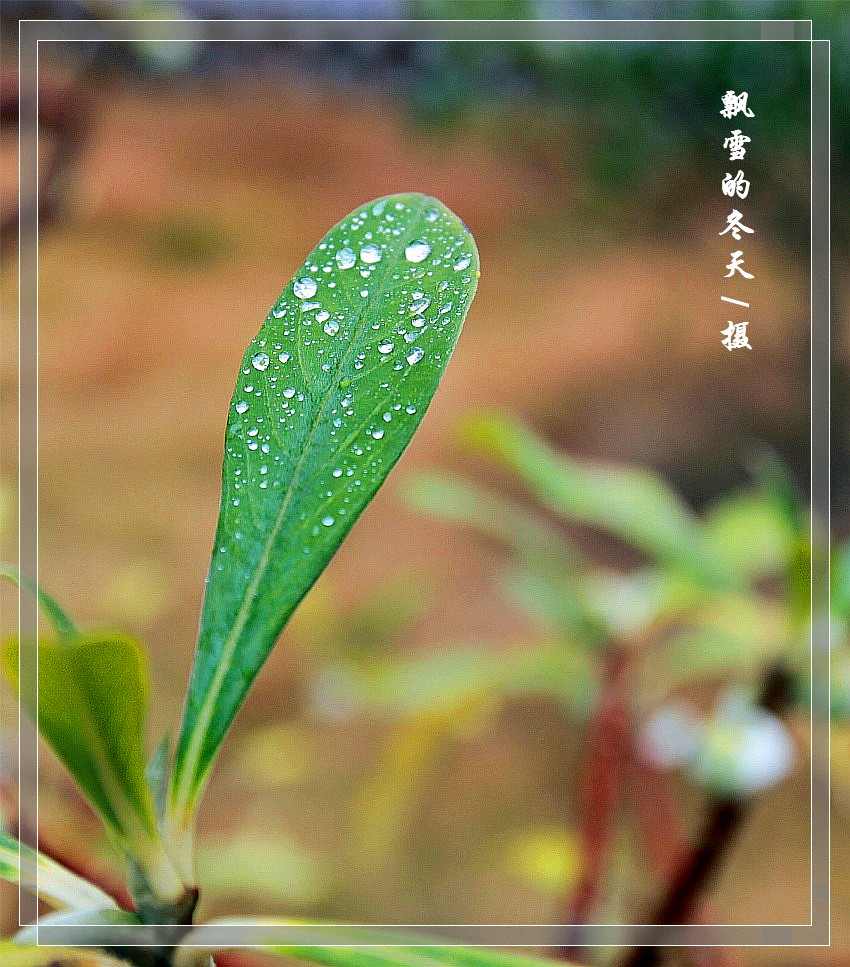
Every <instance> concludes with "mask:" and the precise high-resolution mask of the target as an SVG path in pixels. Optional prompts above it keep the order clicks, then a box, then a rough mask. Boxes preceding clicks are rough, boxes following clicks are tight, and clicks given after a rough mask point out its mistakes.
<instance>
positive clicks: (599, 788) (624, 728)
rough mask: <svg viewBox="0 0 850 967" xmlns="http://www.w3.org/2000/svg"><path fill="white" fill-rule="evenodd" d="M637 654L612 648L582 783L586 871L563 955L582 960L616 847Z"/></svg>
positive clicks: (568, 916) (570, 909) (570, 911)
mask: <svg viewBox="0 0 850 967" xmlns="http://www.w3.org/2000/svg"><path fill="white" fill-rule="evenodd" d="M630 657H631V652H629V651H627V650H626V649H624V648H622V647H620V646H617V645H612V646H611V648H610V649H609V651H608V654H607V656H606V660H605V666H604V677H603V681H602V686H601V689H600V697H599V703H598V704H597V706H596V709H595V710H594V714H593V718H592V720H591V723H590V734H589V737H588V747H587V753H586V756H585V766H584V774H583V776H582V779H581V785H580V797H581V801H580V810H581V843H582V870H581V875H580V877H579V881H578V884H577V885H576V888H575V891H574V893H573V895H572V897H571V899H570V900H569V901H568V903H567V904H566V905H565V907H564V910H563V922H564V923H566V924H570V925H572V926H571V927H570V928H568V932H567V935H566V938H565V940H564V945H563V946H562V947H560V948H558V951H557V956H558V957H559V958H561V959H564V960H572V961H580V960H582V959H583V952H582V949H581V948H580V947H579V946H578V942H579V930H578V929H577V927H580V926H581V925H583V924H586V923H589V922H591V920H592V917H593V913H594V910H595V908H596V905H597V903H598V900H599V896H600V893H601V887H602V879H603V876H604V874H605V867H606V865H607V861H608V855H609V853H610V849H611V840H612V838H613V834H614V823H615V819H616V813H617V805H618V803H619V800H620V794H621V788H622V784H623V776H624V775H625V771H626V769H625V766H626V760H627V758H628V756H629V751H630V746H631V742H630V734H629V703H628V695H627V689H626V672H627V670H628V667H629V659H630Z"/></svg>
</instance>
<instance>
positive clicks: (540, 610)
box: [408, 474, 609, 645]
mask: <svg viewBox="0 0 850 967" xmlns="http://www.w3.org/2000/svg"><path fill="white" fill-rule="evenodd" d="M408 502H409V503H410V504H411V505H412V506H413V507H414V508H416V509H417V510H421V511H424V512H425V513H428V514H431V515H433V516H435V517H437V518H439V519H441V520H446V521H452V522H454V523H458V524H462V525H464V526H467V527H472V528H474V529H475V530H477V531H479V532H480V533H482V534H484V535H486V536H487V537H490V538H493V539H494V540H497V541H499V542H501V543H503V544H505V545H506V546H507V547H509V548H510V549H512V550H513V551H515V552H516V553H517V554H518V555H519V556H520V557H521V558H522V562H523V566H522V568H521V569H516V570H514V571H513V572H511V573H509V574H508V575H507V576H506V578H505V582H504V583H505V587H506V590H507V591H508V593H509V594H510V596H511V597H512V598H513V599H514V600H515V601H516V602H517V603H518V604H519V605H520V606H521V607H522V608H523V609H524V610H526V611H527V612H528V613H529V614H530V615H531V616H532V617H533V618H534V619H535V620H537V621H542V622H543V623H544V624H545V625H547V626H548V627H553V626H554V627H556V628H559V629H560V630H562V631H564V632H566V633H568V634H570V635H576V636H578V637H579V638H580V639H581V640H584V641H586V642H587V644H588V645H598V644H601V643H602V642H604V641H606V640H607V639H608V637H609V634H608V631H607V629H606V628H605V626H604V624H603V623H602V621H601V620H600V617H599V615H598V614H597V613H596V612H595V611H594V610H593V609H592V608H591V607H590V606H589V602H588V601H587V597H586V595H585V594H584V593H583V591H582V589H581V588H580V587H579V586H578V584H577V581H576V577H575V575H576V572H577V569H578V567H579V566H580V565H581V563H582V559H581V555H580V554H579V552H578V551H577V550H576V549H575V548H573V547H572V545H571V544H570V543H569V541H567V539H566V538H565V537H564V536H563V534H561V533H559V532H558V531H557V530H556V529H555V527H553V526H552V525H550V524H549V523H547V522H546V521H545V520H543V519H541V517H540V515H539V514H534V513H532V512H530V511H528V510H527V509H526V508H525V507H523V506H522V505H521V504H519V503H517V502H516V501H512V500H506V499H505V498H503V497H500V496H498V495H496V494H493V493H490V492H489V491H486V490H482V489H481V488H479V487H475V486H474V485H472V484H468V483H466V482H464V481H460V480H455V479H453V478H451V477H443V476H437V475H430V474H427V475H421V476H419V477H418V478H417V479H416V480H415V481H414V482H413V484H412V485H411V486H410V488H409V490H408Z"/></svg>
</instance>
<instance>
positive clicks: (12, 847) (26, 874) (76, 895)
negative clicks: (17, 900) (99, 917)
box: [0, 833, 117, 910]
mask: <svg viewBox="0 0 850 967" xmlns="http://www.w3.org/2000/svg"><path fill="white" fill-rule="evenodd" d="M0 879H2V880H8V881H9V882H11V883H19V884H20V885H21V886H23V887H24V888H25V889H27V890H32V891H33V892H37V893H38V896H39V897H40V898H41V899H42V900H44V901H45V902H46V903H49V904H50V905H51V906H54V907H57V908H59V909H69V910H82V909H91V908H94V907H99V908H100V909H102V910H105V909H109V908H112V909H117V904H116V903H115V901H114V900H113V899H112V897H111V896H108V895H107V894H106V893H104V892H103V890H101V889H100V888H99V887H96V886H95V885H94V884H93V883H89V881H88V880H84V879H83V878H82V877H80V876H77V874H76V873H72V872H71V871H70V870H66V869H65V867H64V866H62V865H60V864H59V863H57V862H55V860H51V859H49V858H48V857H46V856H43V855H42V854H41V853H38V852H37V851H36V850H34V849H32V848H31V847H29V846H27V845H26V844H25V843H20V842H18V840H16V839H15V838H14V837H12V836H9V835H7V834H6V833H0Z"/></svg>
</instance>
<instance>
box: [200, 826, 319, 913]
mask: <svg viewBox="0 0 850 967" xmlns="http://www.w3.org/2000/svg"><path fill="white" fill-rule="evenodd" d="M198 869H199V871H200V880H201V882H202V883H203V884H204V890H205V891H207V890H208V891H210V892H211V893H213V894H217V895H219V896H234V895H235V894H242V895H243V896H245V897H248V898H250V899H251V901H252V903H256V902H257V901H258V900H266V901H271V902H272V903H273V904H274V906H273V908H278V909H279V908H280V904H281V903H300V904H306V903H317V902H318V901H320V900H321V899H323V894H324V893H325V890H326V886H327V880H326V872H325V871H324V870H323V869H322V867H321V864H320V863H319V861H318V859H317V857H316V856H315V855H314V854H313V853H311V852H310V851H309V850H308V849H307V848H306V847H304V846H303V845H302V844H301V843H299V842H297V841H296V840H295V839H293V838H292V836H290V835H289V834H288V833H287V832H286V831H285V830H282V829H280V828H273V829H270V830H269V831H268V832H266V833H264V832H262V831H261V830H255V831H254V832H251V833H248V834H241V835H238V836H236V835H229V836H221V835H218V836H214V837H206V838H204V839H203V840H202V841H201V843H200V844H199V847H198Z"/></svg>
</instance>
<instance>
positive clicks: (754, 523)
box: [704, 492, 796, 578]
mask: <svg viewBox="0 0 850 967" xmlns="http://www.w3.org/2000/svg"><path fill="white" fill-rule="evenodd" d="M704 526H705V531H706V533H707V535H708V537H709V540H710V541H711V542H712V544H713V545H714V547H715V548H717V550H718V551H719V553H721V554H722V555H723V557H724V559H725V560H727V561H728V562H730V564H732V565H734V566H737V567H738V568H739V569H740V570H741V571H742V572H744V574H746V575H747V577H749V578H759V577H764V576H765V575H774V574H778V575H784V574H785V572H786V570H787V567H788V558H789V553H790V548H791V546H792V544H793V542H794V540H795V537H796V534H795V532H794V529H793V528H792V526H791V524H790V522H789V520H788V516H787V514H786V513H785V512H784V509H783V507H782V506H781V505H780V504H779V503H778V501H777V500H776V498H775V497H774V496H773V495H771V494H767V493H763V492H746V493H740V494H733V495H732V496H730V497H725V498H723V499H722V500H720V501H718V502H717V503H715V504H714V505H713V506H712V507H710V508H709V510H708V512H707V513H706V515H705V518H704Z"/></svg>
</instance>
